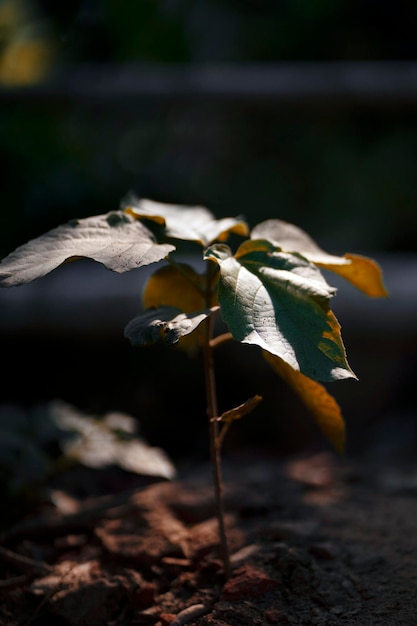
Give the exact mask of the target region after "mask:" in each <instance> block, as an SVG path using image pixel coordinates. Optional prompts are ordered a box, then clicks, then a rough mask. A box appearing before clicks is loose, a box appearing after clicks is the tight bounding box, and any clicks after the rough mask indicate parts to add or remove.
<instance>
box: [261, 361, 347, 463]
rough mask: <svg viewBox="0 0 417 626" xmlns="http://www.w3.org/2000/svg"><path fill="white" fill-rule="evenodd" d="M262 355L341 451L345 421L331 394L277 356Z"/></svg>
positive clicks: (342, 448) (343, 441)
mask: <svg viewBox="0 0 417 626" xmlns="http://www.w3.org/2000/svg"><path fill="white" fill-rule="evenodd" d="M264 357H265V359H266V360H267V362H268V363H269V364H270V365H271V367H272V368H273V370H274V371H275V372H276V373H277V374H278V375H279V376H281V378H283V380H284V381H285V382H286V383H287V384H288V385H289V386H290V387H292V389H293V390H294V391H295V392H296V393H297V394H298V396H299V398H300V399H301V401H302V402H303V404H304V405H305V406H306V407H307V409H308V410H309V411H310V413H311V414H312V415H313V417H314V419H315V420H316V423H317V425H318V427H319V428H320V430H321V432H322V433H323V435H324V436H325V437H326V438H327V439H328V440H329V441H330V443H331V444H332V445H333V446H334V448H335V449H336V450H337V451H338V452H343V450H344V446H345V421H344V419H343V416H342V413H341V411H340V407H339V405H338V403H337V402H336V400H335V399H334V398H333V396H331V395H330V394H329V393H328V392H327V390H326V389H325V387H323V385H321V384H320V383H318V382H316V381H314V380H311V378H308V377H307V376H304V375H303V374H301V372H297V371H296V370H294V369H293V368H292V367H290V366H289V365H287V363H285V361H283V360H282V359H280V358H279V357H277V356H274V355H272V354H271V353H269V352H265V351H264Z"/></svg>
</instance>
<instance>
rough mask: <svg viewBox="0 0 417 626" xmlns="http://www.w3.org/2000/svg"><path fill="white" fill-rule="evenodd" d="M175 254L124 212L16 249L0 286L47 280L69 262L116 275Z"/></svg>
mask: <svg viewBox="0 0 417 626" xmlns="http://www.w3.org/2000/svg"><path fill="white" fill-rule="evenodd" d="M173 250H175V246H172V245H170V244H163V245H159V244H157V243H156V241H155V238H154V236H153V234H152V233H151V232H150V231H149V230H148V229H147V228H146V227H145V226H144V225H143V224H142V223H141V222H139V221H137V220H135V219H134V218H132V217H131V216H129V215H127V214H126V213H124V212H123V211H112V212H110V213H107V214H105V215H97V216H94V217H89V218H85V219H80V220H72V221H70V222H68V223H67V224H64V225H62V226H58V227H57V228H54V229H53V230H51V231H49V232H48V233H46V234H45V235H42V236H40V237H38V238H37V239H33V240H31V241H29V242H28V243H26V244H24V245H23V246H20V247H19V248H17V249H16V250H15V251H14V252H12V253H11V254H9V255H8V256H7V257H6V258H5V259H3V260H2V262H1V263H0V285H1V286H4V287H11V286H14V285H22V284H24V283H29V282H31V281H32V280H34V279H35V278H40V277H41V276H45V274H48V273H49V272H51V271H52V270H54V269H55V268H57V267H58V266H59V265H62V264H63V263H65V262H66V261H72V260H76V259H80V258H90V259H93V260H94V261H97V262H99V263H102V264H103V265H105V266H106V267H107V268H108V269H110V270H113V271H115V272H127V271H129V270H132V269H135V268H138V267H141V266H143V265H149V264H150V263H155V262H157V261H160V260H161V259H163V258H164V257H166V256H167V255H168V254H169V253H170V252H172V251H173Z"/></svg>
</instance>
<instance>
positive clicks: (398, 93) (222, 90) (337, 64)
mask: <svg viewBox="0 0 417 626" xmlns="http://www.w3.org/2000/svg"><path fill="white" fill-rule="evenodd" d="M149 98H150V99H153V100H154V99H157V100H159V101H167V100H168V101H176V100H187V99H189V98H193V99H201V100H204V101H206V100H208V99H209V100H210V99H211V100H212V99H215V100H220V99H222V100H224V101H233V102H236V101H237V100H238V101H240V102H244V101H261V102H262V101H263V102H265V103H268V102H269V101H272V102H274V104H275V105H276V104H281V105H294V104H301V105H302V106H305V105H307V104H309V103H310V104H311V103H318V104H326V103H329V104H330V103H331V104H332V105H336V104H341V105H345V106H346V105H347V104H351V105H356V106H357V105H371V106H372V107H377V108H381V107H384V106H386V105H389V106H393V105H394V106H402V107H403V106H406V105H409V106H410V105H411V106H415V105H417V62H414V61H352V62H351V61H329V62H314V61H306V62H282V63H261V64H257V63H255V64H252V63H251V64H244V63H243V64H242V63H238V64H230V63H221V64H215V65H213V64H192V63H191V64H190V63H184V64H175V63H172V64H135V63H127V64H90V65H88V64H87V65H86V64H83V65H82V66H80V67H77V66H75V67H70V68H66V69H60V70H59V71H57V72H56V73H55V75H54V76H52V77H51V78H50V79H49V80H48V81H47V82H44V83H42V84H38V85H32V86H26V87H16V86H14V87H9V88H8V87H3V88H0V102H1V101H2V102H7V101H15V100H18V101H19V102H23V103H24V102H28V103H29V102H34V101H36V100H40V101H41V102H44V101H48V100H53V101H55V100H63V101H68V100H70V101H71V100H75V101H93V102H100V103H101V104H106V103H111V104H114V103H119V104H123V105H127V104H129V103H132V101H137V100H146V99H149Z"/></svg>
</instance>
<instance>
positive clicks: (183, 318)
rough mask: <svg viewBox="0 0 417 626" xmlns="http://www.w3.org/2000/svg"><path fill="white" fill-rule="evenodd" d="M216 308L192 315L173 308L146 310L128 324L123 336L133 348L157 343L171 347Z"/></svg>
mask: <svg viewBox="0 0 417 626" xmlns="http://www.w3.org/2000/svg"><path fill="white" fill-rule="evenodd" d="M218 308H219V307H212V308H211V309H206V310H204V311H195V312H194V313H184V312H182V311H180V310H179V309H177V308H175V307H159V308H158V309H147V310H146V311H144V312H143V313H142V314H141V315H138V316H137V317H135V318H134V319H133V320H131V321H130V322H129V324H128V325H127V326H126V328H125V331H124V334H125V337H127V339H129V341H130V342H131V343H132V344H133V345H134V346H143V345H150V344H153V343H157V342H159V341H163V342H165V343H167V344H168V345H171V346H172V345H174V344H175V343H177V342H178V341H179V339H180V338H181V337H184V336H185V335H188V334H190V333H192V332H193V331H194V330H195V329H196V328H197V326H199V324H201V322H203V321H204V320H205V319H207V317H208V316H209V315H212V314H213V313H215V312H216V311H217V310H218Z"/></svg>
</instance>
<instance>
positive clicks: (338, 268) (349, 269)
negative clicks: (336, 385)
mask: <svg viewBox="0 0 417 626" xmlns="http://www.w3.org/2000/svg"><path fill="white" fill-rule="evenodd" d="M250 236H251V239H260V238H264V239H268V240H269V241H271V242H272V243H274V244H275V245H276V246H278V247H279V248H281V249H282V250H285V251H287V252H298V253H299V254H301V255H302V256H304V257H305V258H306V259H308V260H309V261H311V262H312V263H315V264H316V265H319V266H320V267H323V268H325V269H327V270H330V271H332V272H335V273H336V274H339V275H340V276H342V277H343V278H344V279H345V280H347V281H349V282H350V283H351V284H352V285H354V287H356V288H357V289H359V290H360V291H362V292H363V293H365V294H366V295H367V296H370V297H372V298H383V297H386V296H388V292H387V289H386V287H385V285H384V281H383V276H382V270H381V268H380V267H379V265H378V263H376V261H374V260H373V259H370V258H368V257H365V256H360V255H356V254H350V253H346V254H344V255H343V256H336V255H333V254H328V253H327V252H325V251H324V250H322V249H321V248H320V247H319V246H318V245H317V244H316V242H315V241H314V240H313V239H312V238H311V237H310V235H308V234H307V233H306V232H304V231H303V230H302V229H301V228H299V227H298V226H295V225H294V224H290V223H288V222H284V221H282V220H276V219H271V220H266V221H265V222H261V223H260V224H258V225H257V226H255V228H254V229H253V230H252V232H251V235H250Z"/></svg>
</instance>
